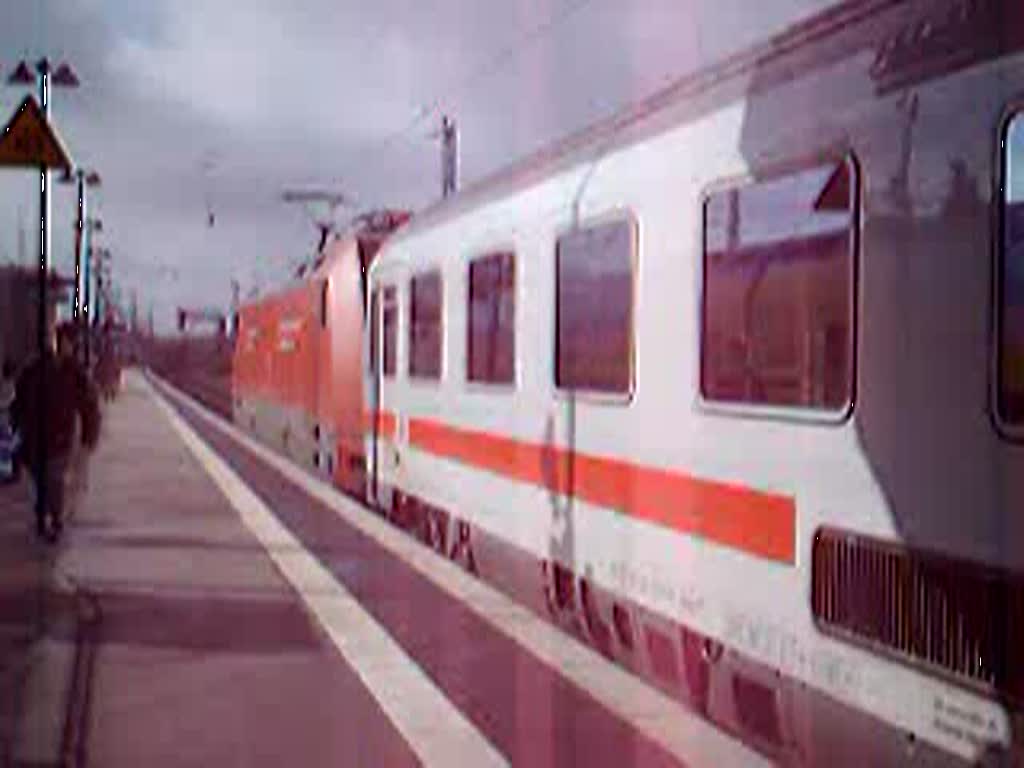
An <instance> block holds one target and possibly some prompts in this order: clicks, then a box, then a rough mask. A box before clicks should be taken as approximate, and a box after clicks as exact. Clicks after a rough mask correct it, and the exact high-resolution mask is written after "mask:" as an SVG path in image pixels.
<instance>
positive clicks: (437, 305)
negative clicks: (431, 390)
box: [409, 272, 441, 379]
mask: <svg viewBox="0 0 1024 768" xmlns="http://www.w3.org/2000/svg"><path fill="white" fill-rule="evenodd" d="M409 375H410V376H415V377H417V378H425V379H438V378H440V377H441V273H440V272H428V273H426V274H423V275H417V276H416V277H414V278H413V279H412V283H411V286H410V291H409Z"/></svg>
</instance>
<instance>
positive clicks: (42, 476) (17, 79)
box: [7, 58, 78, 535]
mask: <svg viewBox="0 0 1024 768" xmlns="http://www.w3.org/2000/svg"><path fill="white" fill-rule="evenodd" d="M34 69H35V72H33V71H32V68H30V67H29V65H28V63H27V62H25V61H20V62H19V63H18V66H17V67H15V69H14V71H13V72H12V73H11V75H10V77H8V78H7V82H8V83H9V84H10V85H21V86H32V85H35V86H37V87H38V89H39V106H40V108H41V109H42V112H43V116H44V117H45V119H46V122H47V123H49V122H50V86H51V85H54V86H56V87H59V88H77V87H78V78H77V77H76V76H75V73H74V72H72V71H71V67H69V66H68V65H67V64H61V65H60V66H59V67H57V69H56V70H52V69H51V66H50V61H49V59H46V58H42V59H39V61H37V62H36V64H35V67H34ZM51 199H52V195H51V190H50V171H49V170H48V169H47V168H46V167H45V166H43V167H41V168H40V169H39V224H40V227H39V311H38V314H37V323H38V328H37V342H38V346H39V356H40V363H41V364H40V371H41V377H40V382H39V383H40V387H39V401H40V402H39V421H38V423H37V424H36V429H37V430H38V432H37V438H38V440H37V443H38V444H39V445H45V442H46V440H45V436H46V434H47V418H48V413H47V409H48V404H47V402H46V399H47V382H46V364H45V362H44V360H45V356H46V353H47V350H46V347H47V325H49V323H48V320H49V312H50V307H49V299H48V296H47V290H46V289H47V282H48V281H49V275H50V203H51ZM35 461H36V466H35V470H36V474H37V477H36V479H37V487H38V489H39V490H38V492H37V493H36V526H37V529H38V533H39V534H40V535H56V531H54V532H52V534H48V532H47V531H46V526H45V524H46V513H47V511H48V510H49V503H48V501H49V500H48V498H47V486H48V485H49V483H48V482H47V480H46V477H47V472H48V469H47V456H46V450H45V448H44V449H43V450H40V451H39V456H37V457H36V458H35ZM57 523H58V525H59V521H57Z"/></svg>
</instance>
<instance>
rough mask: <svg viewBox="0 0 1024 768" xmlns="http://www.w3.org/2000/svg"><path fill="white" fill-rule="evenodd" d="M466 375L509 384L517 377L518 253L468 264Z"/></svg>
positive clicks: (481, 259) (491, 255)
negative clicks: (516, 298)
mask: <svg viewBox="0 0 1024 768" xmlns="http://www.w3.org/2000/svg"><path fill="white" fill-rule="evenodd" d="M467 315H468V318H469V320H468V328H467V338H466V377H467V378H468V379H469V380H470V381H483V382H489V383H503V384H508V383H511V382H512V381H513V379H514V378H515V350H516V348H515V255H514V254H512V253H511V252H501V253H492V254H489V255H487V256H483V257H481V258H479V259H475V260H474V261H472V262H470V265H469V296H468V307H467Z"/></svg>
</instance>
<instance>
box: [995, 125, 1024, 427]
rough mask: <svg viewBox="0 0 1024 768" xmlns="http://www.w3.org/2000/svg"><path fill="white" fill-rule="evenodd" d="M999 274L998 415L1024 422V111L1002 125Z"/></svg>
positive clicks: (1012, 422)
mask: <svg viewBox="0 0 1024 768" xmlns="http://www.w3.org/2000/svg"><path fill="white" fill-rule="evenodd" d="M1003 146H1004V148H1005V153H1006V154H1005V158H1004V162H1005V172H1004V179H1005V183H1004V194H1003V205H1004V214H1003V248H1002V269H1001V272H1002V277H1001V280H1000V293H1001V296H1000V301H999V336H1000V338H999V343H998V359H999V365H998V368H999V373H998V386H997V389H998V397H997V407H998V413H999V418H1000V420H1001V421H1002V422H1003V423H1004V424H1005V425H1007V426H1012V427H1017V428H1019V427H1021V426H1024V113H1019V114H1017V115H1015V116H1014V118H1013V119H1012V120H1011V121H1010V123H1009V125H1008V126H1007V129H1006V136H1005V139H1004V142H1003Z"/></svg>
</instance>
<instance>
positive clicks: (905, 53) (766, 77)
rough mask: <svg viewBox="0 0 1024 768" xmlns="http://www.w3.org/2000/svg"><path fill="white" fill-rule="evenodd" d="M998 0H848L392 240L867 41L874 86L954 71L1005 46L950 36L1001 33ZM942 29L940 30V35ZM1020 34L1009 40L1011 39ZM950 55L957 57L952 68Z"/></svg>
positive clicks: (514, 169)
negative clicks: (978, 45)
mask: <svg viewBox="0 0 1024 768" xmlns="http://www.w3.org/2000/svg"><path fill="white" fill-rule="evenodd" d="M995 5H998V3H989V4H985V3H971V2H966V1H965V0H959V2H948V3H924V2H919V3H912V2H906V0H845V2H840V3H838V4H837V5H833V6H830V7H828V8H827V9H826V10H824V11H822V12H820V13H817V14H815V15H813V16H811V17H809V18H807V19H805V20H803V21H800V22H797V23H795V24H792V25H790V26H789V27H787V28H786V29H785V30H784V31H782V32H781V33H779V34H776V35H773V36H770V37H768V38H767V39H765V40H763V41H762V42H760V43H757V44H755V45H753V46H751V47H748V48H746V49H744V50H742V51H740V52H738V53H735V54H733V55H730V56H727V57H725V58H723V59H720V60H719V61H717V62H716V63H713V64H711V65H709V66H706V67H702V68H699V69H697V70H695V71H693V72H692V73H689V74H686V75H683V76H681V77H679V78H678V79H676V80H675V81H674V82H672V83H671V84H669V85H668V86H666V87H664V88H662V89H660V90H658V91H657V92H655V93H654V94H653V95H651V96H649V97H647V98H646V99H644V100H642V101H640V102H637V103H635V104H633V105H631V106H629V107H627V108H625V109H624V110H622V111H620V112H618V113H616V114H614V115H612V116H611V117H608V118H606V119H603V120H601V121H599V122H597V123H595V124H593V125H591V126H588V127H586V128H583V129H582V130H580V131H577V132H575V133H571V134H569V135H568V136H566V137H564V138H562V139H560V140H557V141H555V142H554V143H552V144H549V145H547V146H545V147H543V148H541V149H540V150H538V151H536V152H533V153H531V154H529V155H527V156H526V157H525V158H524V159H522V160H520V161H517V162H514V163H512V164H510V165H508V166H505V167H504V168H501V169H499V170H497V171H496V172H494V173H492V174H490V175H488V176H486V177H484V178H483V179H481V180H479V181H477V182H474V183H472V184H470V185H468V186H467V187H465V188H464V189H463V190H460V191H458V192H457V193H456V194H454V195H453V196H451V197H449V198H446V199H443V200H441V201H438V202H436V203H434V204H433V205H431V206H428V207H427V208H426V209H425V210H423V211H421V212H419V213H417V215H416V217H415V218H414V219H413V220H412V222H411V223H409V224H407V225H406V226H405V227H404V228H403V229H402V230H400V231H399V232H397V233H396V234H395V235H394V237H393V238H392V240H393V241H402V240H404V239H405V238H407V237H411V236H415V235H416V234H417V233H419V232H421V231H424V230H427V229H429V228H431V227H434V226H437V225H439V224H443V223H445V222H446V221H449V220H452V219H455V218H457V217H458V216H460V215H461V214H463V213H465V212H466V211H468V210H472V209H474V208H477V207H480V206H483V205H486V204H487V203H489V202H493V201H496V200H499V199H501V198H503V197H506V196H508V195H511V194H513V193H515V192H517V191H519V190H521V189H524V188H526V187H528V186H530V185H532V184H535V183H537V182H538V181H540V180H542V179H544V178H546V177H549V176H552V175H554V174H556V173H559V172H562V171H565V170H567V169H569V168H572V167H574V166H577V165H580V164H583V163H586V162H588V161H594V160H596V159H598V158H600V157H601V156H603V155H605V154H608V153H610V152H613V151H615V150H617V149H620V148H622V147H624V146H628V145H630V144H633V143H636V142H637V141H639V140H641V139H643V138H646V137H649V136H653V135H657V134H659V133H663V132H665V131H667V130H670V129H671V128H672V127H674V126H676V125H678V124H679V123H680V122H685V121H687V120H693V119H695V118H697V117H699V116H701V115H702V114H706V113H708V112H710V111H712V110H713V109H715V108H718V107H721V106H722V105H723V104H725V103H728V102H730V101H734V100H736V99H739V98H741V97H742V96H743V95H745V94H751V93H757V92H760V91H762V90H766V89H767V88H769V87H771V86H776V85H779V84H782V83H785V82H787V81H789V80H792V79H794V78H795V77H797V76H798V74H803V73H806V72H808V71H812V70H815V69H820V68H822V67H824V66H827V65H829V64H832V63H835V62H837V61H841V60H843V59H844V58H847V57H849V56H851V55H853V54H855V53H858V52H860V51H863V50H865V49H871V48H874V49H875V50H876V55H875V60H874V63H873V64H872V67H871V76H872V78H873V79H874V81H875V85H876V88H877V89H878V91H879V92H888V91H891V90H896V89H900V88H906V87H908V86H910V85H913V84H915V83H917V82H921V81H923V80H927V79H930V78H932V77H937V76H941V75H943V74H949V72H950V71H951V69H956V68H960V67H965V66H969V65H971V64H973V63H977V61H978V60H979V59H983V58H985V57H991V56H993V55H997V54H999V53H1002V50H999V51H996V50H984V51H980V52H979V51H977V50H971V51H970V55H960V54H964V53H965V50H966V49H965V50H956V46H955V45H954V44H952V43H951V42H950V41H951V39H952V40H953V42H954V43H955V42H957V41H960V40H965V41H969V42H976V41H977V39H978V37H979V35H980V36H983V38H982V39H984V40H985V42H986V43H991V41H992V40H993V39H994V38H995V37H997V36H998V35H995V34H993V31H994V30H998V28H1000V26H1002V27H1003V28H1005V25H1006V24H1007V23H1008V22H1009V23H1012V22H1013V21H1014V20H1010V19H1008V18H996V16H994V15H993V13H994V12H993V11H992V10H991V8H986V7H985V6H995ZM1014 7H1015V10H1013V11H1010V14H1011V15H1015V20H1016V21H1017V22H1019V23H1020V24H1022V25H1024V11H1022V10H1021V9H1022V8H1024V3H1021V4H1015V5H1014ZM1004 10H1005V9H1004ZM1003 15H1004V16H1005V15H1006V13H1004V14H1003ZM940 31H941V32H942V33H944V34H936V33H937V32H940ZM1022 34H1024V33H1022ZM1021 42H1022V41H1020V40H1017V41H1013V42H1012V43H1011V45H1014V46H1017V45H1018V44H1020V43H1021ZM951 47H952V48H953V50H952V51H951V50H950V48H951ZM961 47H964V46H961ZM989 47H990V48H991V47H992V46H991V45H990V46H989ZM1022 47H1024V46H1022ZM983 48H984V46H983ZM954 54H956V57H957V62H956V64H955V66H952V67H951V66H950V58H951V56H953V55H954ZM794 57H795V60H794Z"/></svg>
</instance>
